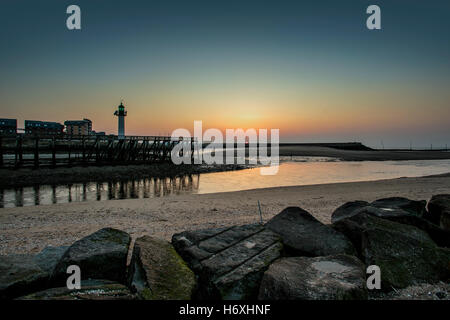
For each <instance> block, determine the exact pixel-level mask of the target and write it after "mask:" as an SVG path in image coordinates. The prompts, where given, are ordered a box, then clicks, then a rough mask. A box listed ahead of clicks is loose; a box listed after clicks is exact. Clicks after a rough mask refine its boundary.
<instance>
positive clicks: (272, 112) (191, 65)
mask: <svg viewBox="0 0 450 320" xmlns="http://www.w3.org/2000/svg"><path fill="white" fill-rule="evenodd" d="M71 4H76V5H78V6H79V7H80V8H81V30H68V29H67V27H66V19H67V17H68V16H69V15H68V14H67V13H66V8H67V7H68V6H69V5H71ZM371 4H376V5H378V6H379V7H380V8H381V27H382V29H381V30H368V29H367V28H366V19H367V17H368V16H369V15H368V14H366V8H367V7H368V6H369V5H371ZM449 17H450V2H449V1H448V0H442V1H438V0H430V1H415V0H403V1H402V0H396V1H392V0H389V1H385V0H370V1H365V0H340V1H335V0H334V1H332V0H329V1H328V0H327V1H325V0H316V1H301V0H297V1H283V0H277V1H263V0H258V1H256V0H239V1H235V0H226V1H219V0H209V1H197V0H182V1H175V0H164V1H153V0H145V1H144V0H142V1H141V0H128V1H104V0H70V1H65V0H53V1H50V0H41V1H23V0H1V2H0V27H1V28H0V39H1V50H0V70H1V77H0V118H2V117H3V118H17V119H18V124H19V127H23V121H24V120H25V119H29V120H47V121H58V122H61V123H62V122H64V121H65V120H75V119H82V118H89V119H91V120H92V121H93V128H94V130H96V131H106V132H107V133H117V118H116V117H114V115H113V113H114V111H115V110H116V108H117V106H118V104H119V103H120V100H121V99H123V100H124V104H125V106H126V108H127V111H128V116H127V118H126V125H125V128H126V134H127V135H158V134H160V135H166V134H170V133H171V132H172V131H173V130H175V129H177V128H186V129H189V130H191V131H193V122H194V120H201V121H203V128H204V129H207V128H218V129H221V130H225V129H226V128H230V129H236V128H243V129H248V128H256V129H258V128H265V129H280V140H281V142H337V141H339V142H341V141H342V142H344V141H360V142H363V143H365V144H367V145H369V146H372V147H376V148H380V147H381V146H382V145H384V147H386V148H389V147H408V148H409V146H410V144H411V145H412V146H413V147H430V146H431V144H433V146H434V147H439V146H445V144H447V143H448V144H449V145H450V90H449V89H450V41H449V34H450V19H449Z"/></svg>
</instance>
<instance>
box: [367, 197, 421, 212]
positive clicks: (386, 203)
mask: <svg viewBox="0 0 450 320" xmlns="http://www.w3.org/2000/svg"><path fill="white" fill-rule="evenodd" d="M370 205H371V206H373V207H376V208H384V209H393V210H397V209H400V210H403V211H406V212H407V213H409V214H411V215H414V216H417V217H424V216H425V215H426V214H427V209H426V205H427V202H426V201H425V200H418V201H417V200H411V199H407V198H403V197H390V198H383V199H378V200H375V201H373V202H372V203H371V204H370Z"/></svg>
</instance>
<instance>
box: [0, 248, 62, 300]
mask: <svg viewBox="0 0 450 320" xmlns="http://www.w3.org/2000/svg"><path fill="white" fill-rule="evenodd" d="M66 249H67V247H46V248H45V249H44V250H42V251H41V252H40V253H38V254H37V255H32V254H29V255H25V254H23V255H9V256H1V257H0V299H12V298H16V297H18V296H21V295H24V294H27V293H30V292H33V291H38V290H43V289H46V288H48V280H49V277H50V275H51V273H52V271H53V269H54V268H55V266H56V264H57V262H58V261H59V259H60V258H61V256H62V255H63V254H64V252H65V250H66Z"/></svg>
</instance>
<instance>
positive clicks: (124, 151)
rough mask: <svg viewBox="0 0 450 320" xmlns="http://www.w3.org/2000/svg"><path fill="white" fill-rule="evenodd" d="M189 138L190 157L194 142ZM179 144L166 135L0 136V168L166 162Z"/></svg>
mask: <svg viewBox="0 0 450 320" xmlns="http://www.w3.org/2000/svg"><path fill="white" fill-rule="evenodd" d="M189 139H190V142H191V146H192V149H191V155H192V156H193V145H194V142H195V140H194V138H189ZM184 141H186V139H184ZM178 143H180V140H174V139H172V138H171V137H167V136H125V137H124V138H119V137H118V136H113V135H108V136H96V135H67V134H60V135H31V134H15V135H0V168H22V167H31V168H39V167H50V168H55V167H61V166H69V167H70V166H90V165H98V166H101V165H128V164H145V163H157V162H166V161H170V158H171V152H172V149H173V148H174V146H175V145H177V144H178Z"/></svg>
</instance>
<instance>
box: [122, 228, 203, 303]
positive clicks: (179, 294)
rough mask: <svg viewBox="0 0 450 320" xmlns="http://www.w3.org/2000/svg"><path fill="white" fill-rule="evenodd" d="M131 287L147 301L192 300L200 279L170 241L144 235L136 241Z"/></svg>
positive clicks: (130, 276) (131, 266) (130, 277)
mask: <svg viewBox="0 0 450 320" xmlns="http://www.w3.org/2000/svg"><path fill="white" fill-rule="evenodd" d="M129 286H130V287H131V288H132V289H133V290H135V291H137V292H138V293H139V296H140V297H141V298H143V299H146V300H190V299H191V296H192V294H193V292H194V290H195V288H196V279H195V275H194V273H193V272H192V271H191V270H190V269H189V267H188V266H187V265H186V263H185V262H184V261H183V259H181V257H180V256H179V255H178V253H177V252H176V251H175V249H174V248H173V246H172V245H171V244H170V243H168V242H167V241H164V240H159V239H156V238H153V237H150V236H144V237H141V238H138V239H136V242H135V244H134V249H133V255H132V258H131V264H130V273H129Z"/></svg>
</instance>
